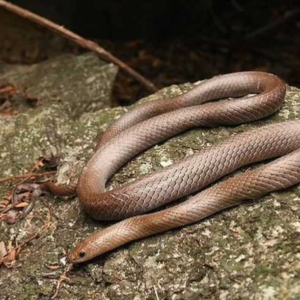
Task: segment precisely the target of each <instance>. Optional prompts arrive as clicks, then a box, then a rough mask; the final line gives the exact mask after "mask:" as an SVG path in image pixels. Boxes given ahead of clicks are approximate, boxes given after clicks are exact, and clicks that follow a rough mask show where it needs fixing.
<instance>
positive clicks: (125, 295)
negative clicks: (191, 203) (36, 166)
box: [0, 54, 300, 300]
mask: <svg viewBox="0 0 300 300" xmlns="http://www.w3.org/2000/svg"><path fill="white" fill-rule="evenodd" d="M87 57H89V59H94V58H93V57H92V55H90V54H89V55H87V56H85V57H84V58H83V62H84V64H86V66H88V67H87V69H92V70H93V71H91V72H92V73H95V74H94V75H92V74H91V75H90V76H88V78H93V76H99V70H96V68H95V66H94V65H93V64H90V65H88V63H87V61H88V59H87ZM67 59H70V60H74V61H76V60H80V59H81V58H80V57H78V58H74V57H73V58H67ZM47 63H49V62H47ZM47 63H46V64H47ZM56 63H57V65H58V66H59V62H56ZM66 65H67V64H65V66H66ZM69 66H73V64H72V63H71V62H69ZM100 66H101V64H100V65H98V67H99V68H100V69H101V70H102V71H103V72H104V73H105V75H103V77H102V78H99V77H97V78H95V79H93V80H92V79H89V80H88V79H86V78H84V79H80V78H79V77H80V76H79V75H78V74H77V75H78V76H79V77H77V75H74V76H72V77H70V79H66V82H67V84H63V86H64V87H63V89H64V94H63V95H64V97H60V98H61V99H60V100H57V99H56V98H55V97H54V98H52V97H53V94H51V93H52V92H50V91H53V90H55V89H56V88H55V83H54V82H56V84H58V85H59V83H57V82H59V80H58V79H57V77H55V76H54V75H53V77H52V76H50V77H49V78H52V79H53V81H51V80H50V79H49V80H50V82H48V83H47V84H44V85H43V86H44V88H41V87H40V86H39V87H36V90H34V89H33V87H32V83H31V84H30V83H28V91H30V93H34V94H36V93H35V91H38V92H37V94H39V93H41V96H40V97H41V99H44V97H45V98H47V96H48V95H52V96H49V98H50V99H48V100H45V101H42V103H41V106H39V107H35V108H30V109H26V110H25V111H24V112H23V113H20V114H19V115H17V116H15V117H13V118H12V119H9V118H8V119H4V118H2V117H1V118H0V124H1V125H2V126H1V127H0V128H1V129H0V130H1V133H2V135H1V138H0V148H1V151H0V152H1V155H0V165H1V167H0V173H1V177H5V176H10V175H16V174H19V173H22V172H24V171H25V170H26V169H28V168H29V167H30V165H31V164H32V163H33V162H34V160H35V159H36V158H38V157H39V156H41V155H43V153H44V151H45V150H49V149H50V150H51V151H52V152H55V153H56V154H57V155H58V156H59V157H60V158H61V165H60V169H59V172H58V175H57V177H56V180H57V181H58V182H61V183H64V182H68V180H70V178H71V177H72V178H73V177H74V178H76V177H77V176H78V174H79V173H80V170H81V168H82V167H83V166H84V164H85V163H86V161H87V160H88V158H89V157H90V156H91V155H92V154H93V149H94V146H95V144H96V141H97V139H98V138H99V136H100V135H101V133H103V132H104V131H105V129H106V128H107V127H108V126H109V124H111V123H112V122H113V121H114V120H115V119H117V118H119V117H120V116H121V115H122V114H123V113H125V112H126V110H127V108H126V109H125V108H121V107H117V108H104V105H103V103H109V95H110V89H111V86H112V82H113V79H114V76H115V73H116V69H115V68H114V67H113V66H111V65H102V66H101V67H100ZM41 68H42V67H41ZM36 69H39V66H36ZM74 69H76V68H74ZM74 69H73V70H74ZM31 71H32V72H35V71H34V68H32V70H31ZM52 72H54V71H53V69H51V72H50V73H52ZM86 72H88V71H86ZM25 73H26V72H25ZM25 73H24V74H25ZM42 73H43V72H41V73H39V75H32V78H35V79H34V80H37V78H39V77H41V76H42V75H41V74H42ZM80 73H81V74H82V72H80ZM8 74H9V76H8V79H9V80H13V79H14V78H15V77H14V76H12V75H11V73H8ZM26 74H27V73H26ZM3 76H5V74H4V75H3ZM66 77H67V76H66ZM103 78H105V79H106V80H107V82H106V84H102V80H103ZM108 79H109V80H108ZM73 80H75V81H76V80H77V84H75V85H76V86H77V87H78V89H79V90H80V91H78V92H75V91H74V90H73V88H70V87H69V85H71V84H72V82H73ZM80 80H83V81H84V82H88V81H89V83H95V85H94V88H95V90H94V92H93V95H91V94H88V93H90V92H91V93H92V91H93V89H89V92H88V93H87V94H86V95H85V96H83V94H82V93H84V90H85V89H88V87H87V86H86V85H84V84H82V85H81V84H80ZM94 80H95V81H94ZM45 81H47V80H46V79H45ZM34 82H36V81H34ZM37 85H38V83H37ZM29 86H30V88H29ZM73 86H74V85H73ZM100 86H101V87H106V89H105V90H104V91H103V92H102V95H106V97H104V96H103V97H104V98H105V99H106V100H105V101H104V102H102V104H97V103H96V102H97V101H98V100H101V99H103V97H101V99H96V94H97V91H96V88H97V87H100ZM191 87H192V85H191V84H186V85H184V86H179V87H177V86H173V87H170V88H165V89H163V90H161V91H159V92H158V93H156V94H155V95H151V96H149V97H147V98H145V99H143V100H142V101H141V102H144V101H155V100H156V99H163V98H168V97H172V96H175V95H177V94H179V93H182V92H184V91H186V90H188V89H190V88H191ZM69 88H70V89H71V91H70V94H69V93H68V89H69ZM57 89H59V87H58V88H57ZM49 90H50V91H49ZM70 95H72V96H70ZM74 98H76V99H74ZM65 99H67V100H65ZM65 101H66V102H65ZM68 101H70V103H68ZM72 101H74V102H76V105H75V107H76V113H73V112H71V107H72V105H73V102H72ZM141 102H140V103H141ZM87 103H89V104H87ZM299 103H300V91H299V90H298V89H296V88H290V90H289V92H288V94H287V97H286V102H285V104H284V106H283V107H282V109H281V110H280V112H278V113H276V114H275V115H274V116H272V117H270V118H268V119H265V120H261V121H258V122H253V123H251V124H245V125H242V126H239V127H218V128H213V129H204V128H199V129H193V130H190V131H189V132H186V133H184V134H182V135H180V136H176V137H174V138H172V139H170V140H169V141H167V142H165V143H163V144H162V145H159V146H154V147H152V148H151V149H149V150H147V151H146V152H145V153H142V154H140V155H138V156H137V157H136V158H135V159H133V160H132V161H131V162H129V163H128V164H126V166H124V167H123V168H122V169H121V170H120V171H118V172H117V174H116V175H115V176H114V177H113V178H112V180H111V183H110V184H111V186H113V187H114V186H118V185H120V184H123V183H125V182H128V181H130V180H135V179H136V178H139V177H141V176H143V175H145V174H148V173H150V172H153V171H155V170H158V169H161V168H163V167H165V166H167V165H169V164H172V163H175V162H176V161H179V160H180V159H182V158H183V157H185V156H187V155H191V154H193V153H195V152H198V151H200V150H201V148H203V147H204V146H210V145H212V144H215V143H218V142H219V141H223V140H224V139H226V138H227V137H229V136H230V135H232V134H236V133H237V132H241V131H245V130H248V129H250V128H259V127H260V126H262V125H264V124H266V123H270V122H278V121H283V120H287V119H290V120H292V119H297V118H298V115H299ZM138 104H139V103H138ZM138 104H136V105H138ZM102 105H103V106H102ZM108 106H109V105H108ZM106 107H107V106H106ZM6 118H7V117H6ZM8 141H9V143H8ZM0 188H1V190H0V191H1V193H2V195H3V193H4V192H5V190H7V189H8V188H9V186H8V185H5V186H0ZM47 199H48V200H47V203H48V206H47V205H46V206H45V204H44V202H43V201H39V202H38V203H37V205H36V207H35V210H34V212H33V216H32V219H30V221H27V223H26V221H25V222H24V221H22V222H18V223H17V224H14V225H7V224H5V223H1V225H0V240H4V241H6V242H7V241H9V240H11V241H13V242H15V241H16V240H17V241H22V240H23V239H24V237H26V236H27V235H28V233H29V232H35V231H36V230H38V229H39V228H40V227H41V226H44V224H45V222H46V221H47V218H49V215H50V216H51V220H50V221H49V220H48V221H47V222H49V223H50V224H51V226H49V228H48V230H47V232H46V233H45V234H44V235H43V236H41V237H40V238H39V239H37V240H36V241H34V242H33V243H32V244H31V245H30V246H29V247H28V248H27V250H26V251H24V252H23V253H22V254H21V255H20V258H19V260H18V264H19V265H20V266H19V267H18V268H15V269H12V270H7V269H4V268H2V269H0V285H1V292H2V294H1V295H4V297H8V298H9V299H49V297H50V296H51V295H52V294H53V290H54V288H55V283H56V280H57V278H51V276H47V274H49V273H51V272H50V271H49V270H48V269H47V268H46V266H47V265H63V264H64V263H65V261H64V258H65V253H66V252H67V251H68V250H69V249H70V248H72V247H73V246H74V245H75V244H76V243H77V242H78V241H80V240H82V239H83V238H84V237H86V236H87V235H88V234H90V233H92V232H93V231H95V230H96V229H97V228H101V227H105V226H107V224H105V223H102V222H96V221H94V220H92V218H91V217H90V216H88V215H86V214H85V213H84V212H83V211H82V209H81V207H80V205H79V203H78V199H76V198H74V199H69V200H68V201H66V200H65V199H60V198H58V197H53V196H51V195H48V196H47ZM299 208H300V198H299V188H298V187H294V188H290V189H288V190H285V191H281V192H276V193H272V194H271V195H268V196H266V197H264V198H263V199H258V200H257V201H252V202H249V203H246V204H243V205H241V206H238V207H235V208H233V209H230V210H226V211H224V212H221V213H219V214H217V215H214V216H212V217H210V218H207V219H206V220H204V221H201V222H199V223H197V224H194V225H191V226H187V227H185V228H181V229H177V230H173V231H170V232H167V233H163V234H160V235H156V236H153V237H150V238H147V239H143V240H140V241H136V242H134V243H131V244H129V245H125V246H124V247H121V248H120V249H117V250H115V251H113V252H111V253H108V254H105V255H103V256H101V257H99V258H96V259H95V260H93V261H91V262H89V263H87V264H83V265H80V266H77V267H76V268H75V269H74V270H73V271H72V272H71V274H70V275H69V277H70V281H67V282H65V284H64V286H63V288H62V290H61V291H60V296H59V297H60V299H93V297H94V299H135V300H138V299H172V300H173V299H174V300H177V299H195V300H198V299H297V298H299V297H300V289H299V288H298V279H297V278H298V276H299V274H300V265H299V263H298V260H299V254H298V253H299V245H298V242H297V241H298V238H299V235H300V223H299V213H298V211H300V210H299ZM49 209H50V211H51V213H49ZM45 220H46V221H45ZM25 224H26V226H25ZM60 272H61V270H59V271H56V273H55V274H57V276H59V275H60ZM52 273H53V272H52ZM12 281H13V282H16V283H17V284H14V286H13V287H12V285H11V284H10V283H11V282H12ZM4 299H5V298H4Z"/></svg>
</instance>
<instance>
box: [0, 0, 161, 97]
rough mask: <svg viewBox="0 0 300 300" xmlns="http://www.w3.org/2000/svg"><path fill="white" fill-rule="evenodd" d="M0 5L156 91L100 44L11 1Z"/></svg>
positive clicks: (150, 83)
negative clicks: (115, 66) (62, 37)
mask: <svg viewBox="0 0 300 300" xmlns="http://www.w3.org/2000/svg"><path fill="white" fill-rule="evenodd" d="M0 7H2V8H4V9H6V10H8V11H10V12H12V13H14V14H17V15H19V16H21V17H23V18H25V19H28V20H30V21H32V22H34V23H36V24H39V25H40V26H42V27H46V28H48V29H50V30H51V31H53V32H55V33H58V34H60V35H62V36H64V37H65V38H67V39H69V40H71V41H73V42H75V43H77V44H78V45H80V46H81V47H83V48H85V49H88V50H90V51H92V52H94V53H96V54H98V55H99V57H100V58H101V59H103V60H105V61H109V62H112V63H114V64H115V65H117V66H118V67H119V68H120V69H122V70H124V71H125V72H126V73H128V74H129V75H131V76H132V77H134V78H135V79H136V80H137V81H139V82H140V83H142V84H143V85H144V86H145V87H146V88H147V89H148V90H149V91H150V92H153V93H154V92H156V91H157V88H156V87H155V86H154V84H153V83H152V82H150V81H149V80H148V79H146V78H145V77H144V76H142V75H141V74H139V73H138V72H137V71H135V70H133V69H132V68H131V67H129V66H128V65H127V64H125V63H124V62H123V61H121V60H120V59H118V58H117V57H115V56H114V55H112V54H111V53H110V52H108V51H107V50H105V49H103V48H102V47H101V46H99V45H98V44H97V43H95V42H93V41H91V40H87V39H84V38H83V37H81V36H79V35H78V34H76V33H74V32H72V31H70V30H68V29H66V28H64V27H63V26H60V25H58V24H56V23H54V22H52V21H50V20H48V19H45V18H43V17H41V16H39V15H37V14H35V13H32V12H30V11H28V10H26V9H23V8H20V7H18V6H16V5H13V4H11V3H8V2H6V1H2V0H0Z"/></svg>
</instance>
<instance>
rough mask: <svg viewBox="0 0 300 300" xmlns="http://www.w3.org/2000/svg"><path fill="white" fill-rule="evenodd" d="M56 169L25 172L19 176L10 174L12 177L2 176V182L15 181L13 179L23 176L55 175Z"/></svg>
mask: <svg viewBox="0 0 300 300" xmlns="http://www.w3.org/2000/svg"><path fill="white" fill-rule="evenodd" d="M55 173H56V171H49V172H43V173H27V174H23V175H17V176H10V177H5V178H0V184H1V183H3V182H7V181H13V180H18V179H22V178H27V179H29V178H31V177H41V176H45V175H53V174H55Z"/></svg>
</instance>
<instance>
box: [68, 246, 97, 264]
mask: <svg viewBox="0 0 300 300" xmlns="http://www.w3.org/2000/svg"><path fill="white" fill-rule="evenodd" d="M95 256H97V254H95V253H94V251H93V247H92V245H91V244H90V245H89V244H88V243H87V242H86V241H83V242H82V243H80V244H78V245H77V246H76V247H75V248H74V249H73V250H72V251H71V252H70V253H69V255H68V261H69V262H71V263H75V264H78V263H83V262H85V261H88V260H90V259H92V258H94V257H95Z"/></svg>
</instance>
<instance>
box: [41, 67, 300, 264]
mask: <svg viewBox="0 0 300 300" xmlns="http://www.w3.org/2000/svg"><path fill="white" fill-rule="evenodd" d="M285 94H286V84H285V82H284V81H283V80H281V79H280V78H279V77H277V76H276V75H273V74H270V73H265V72H260V71H245V72H237V73H231V74H225V75H219V76H215V77H212V78H211V79H208V80H206V81H204V82H201V83H200V84H197V85H194V86H193V88H192V89H191V90H189V91H188V92H186V93H182V94H180V95H178V96H176V97H173V98H168V99H161V100H153V101H149V102H146V103H143V104H140V105H136V106H134V108H132V109H130V110H128V111H127V112H126V113H125V114H123V115H122V116H121V117H120V118H119V119H117V120H116V121H115V122H114V123H113V124H112V125H110V127H108V129H107V130H106V131H105V132H104V134H103V135H102V137H101V138H100V140H99V141H98V143H97V146H96V150H95V152H94V154H93V155H92V157H91V158H90V160H89V161H88V162H87V164H86V166H85V167H84V168H83V170H82V173H81V175H80V177H79V180H78V183H76V184H74V185H61V186H59V185H57V184H54V183H53V182H46V183H43V184H42V185H41V186H40V190H44V191H46V190H47V191H50V192H52V193H54V194H57V195H61V196H66V195H70V194H72V193H74V192H76V194H77V196H78V199H79V201H80V203H81V205H82V207H83V209H84V210H85V211H86V212H87V213H88V214H90V215H91V216H92V217H93V218H95V219H97V220H104V221H112V220H116V221H118V222H116V223H114V224H113V225H110V226H108V227H106V228H104V229H99V230H96V231H95V232H94V233H92V234H91V235H90V236H88V237H86V238H85V239H84V240H83V241H81V242H79V244H77V245H76V246H75V248H73V249H72V250H71V251H70V252H69V254H68V260H69V261H70V262H71V263H82V262H86V261H88V260H90V259H93V258H95V257H97V256H99V255H101V254H103V253H106V252H108V251H111V250H113V249H116V248H118V247H119V246H121V245H124V244H126V243H129V242H132V241H135V240H138V239H141V238H145V237H148V236H151V235H154V234H158V233H162V232H165V231H168V230H170V229H173V228H178V227H183V226H186V225H189V224H193V223H196V222H198V221H200V220H202V219H204V218H206V217H208V216H210V215H212V214H215V213H217V212H219V211H222V210H224V209H226V208H229V207H232V206H236V205H238V204H240V203H242V202H243V201H246V200H252V199H257V198H259V197H262V196H264V195H267V194H269V193H271V192H273V191H277V190H281V189H285V188H288V187H290V186H292V185H295V184H297V183H299V181H300V121H297V120H296V121H285V122H280V123H273V124H268V125H265V126H262V127H259V128H256V129H253V130H250V131H245V132H242V133H238V134H235V135H232V136H230V137H229V138H228V139H226V140H225V141H223V142H219V143H217V144H215V145H213V146H207V147H204V148H202V149H201V150H199V151H198V152H197V153H194V154H192V155H188V156H186V157H185V158H184V159H182V160H180V161H179V162H177V163H174V164H172V165H170V166H167V167H164V168H162V169H160V170H158V171H156V172H153V173H150V174H148V175H145V176H142V177H141V178H139V179H137V180H135V181H131V182H128V183H125V184H123V185H121V186H119V187H116V188H114V189H107V188H106V186H107V183H108V181H109V180H110V178H111V177H112V176H113V175H114V174H115V173H116V172H117V171H118V170H119V169H120V168H121V167H122V166H124V165H125V164H126V163H128V162H129V161H130V160H132V159H133V158H134V157H135V156H137V155H138V154H140V153H141V152H143V151H145V150H147V149H148V148H150V147H152V146H154V145H156V144H158V143H161V142H163V141H165V140H167V139H169V138H171V137H173V136H176V135H179V134H180V133H183V132H185V131H187V130H189V129H191V128H197V127H200V128H213V127H218V126H236V125H239V124H243V123H247V122H251V121H256V120H260V119H263V118H266V117H268V116H270V115H272V114H274V113H276V112H277V111H278V110H279V109H280V108H281V106H282V104H283V103H284V99H285ZM270 159H273V160H272V161H271V162H268V163H265V164H263V165H262V166H260V167H256V168H251V169H250V170H248V171H247V172H244V173H239V174H238V175H234V176H230V174H231V173H232V172H234V171H236V170H238V169H240V168H242V167H244V166H247V165H249V164H253V163H257V162H261V161H265V160H270ZM227 175H228V176H227ZM224 177H225V179H224ZM219 179H223V180H221V181H220V182H218V183H215V184H214V185H213V184H212V183H214V182H216V181H217V180H219ZM183 197H186V198H187V199H186V200H185V201H181V202H180V200H179V199H181V198H183ZM175 200H178V201H179V203H177V204H175V205H172V206H170V205H167V204H169V203H171V202H173V201H175ZM161 206H165V208H164V209H160V210H159V209H158V208H159V207H161ZM153 210H154V212H153ZM151 211H152V212H151Z"/></svg>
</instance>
